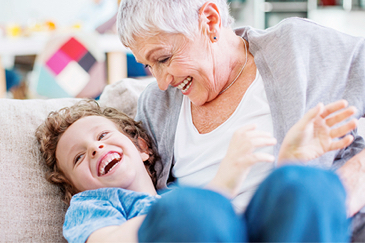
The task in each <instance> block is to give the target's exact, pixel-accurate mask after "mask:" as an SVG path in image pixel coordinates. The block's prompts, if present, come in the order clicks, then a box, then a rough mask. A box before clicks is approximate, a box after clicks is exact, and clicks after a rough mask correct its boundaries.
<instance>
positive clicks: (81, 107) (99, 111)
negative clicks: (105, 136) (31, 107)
mask: <svg viewBox="0 0 365 244" xmlns="http://www.w3.org/2000/svg"><path fill="white" fill-rule="evenodd" d="M87 116H101V117H105V118H107V119H109V120H111V121H113V122H114V123H115V124H116V125H117V126H118V128H119V130H120V131H121V132H122V133H123V134H125V135H126V136H128V137H129V138H130V139H131V140H132V142H133V143H134V145H136V147H137V148H138V149H139V150H140V151H142V148H141V147H140V145H139V143H138V138H142V139H143V140H144V141H145V142H146V145H147V148H148V149H147V151H145V152H146V153H148V155H149V158H148V160H146V161H144V164H145V167H146V169H147V172H148V174H149V175H150V177H151V179H152V182H153V184H154V186H155V187H156V183H157V176H156V170H155V168H154V166H155V162H156V160H157V158H158V154H157V151H156V150H155V148H154V146H153V145H152V141H151V138H150V136H149V135H148V134H147V133H146V131H145V130H144V128H143V127H142V125H141V123H140V122H136V121H135V120H133V119H132V118H130V117H128V116H127V115H126V114H124V113H122V112H120V111H118V110H116V109H114V108H111V107H106V108H101V107H100V106H99V104H98V103H97V102H96V101H94V100H82V101H80V102H78V103H76V104H75V105H73V106H71V107H66V108H63V109H60V110H59V111H55V112H51V113H50V114H49V115H48V117H47V119H46V120H45V121H44V123H43V124H42V125H40V126H39V127H38V128H37V130H36V137H37V140H38V142H39V144H40V145H39V146H40V151H41V154H42V156H43V158H44V159H45V163H46V165H47V166H48V168H49V171H48V172H47V173H46V178H47V180H48V181H49V182H51V183H52V184H55V185H57V186H59V187H60V189H61V191H62V193H63V194H64V195H63V201H64V202H65V203H67V204H70V201H71V198H72V196H73V195H75V194H76V193H78V192H79V191H78V190H77V189H76V188H75V187H74V186H73V184H72V183H71V182H70V181H69V180H68V179H67V178H66V176H65V174H64V173H63V172H62V170H61V169H60V168H59V166H58V165H57V159H56V148H57V144H58V141H59V140H60V138H61V136H62V135H63V133H64V132H65V131H66V130H67V129H68V128H69V127H70V126H71V125H72V124H73V123H75V122H76V121H77V120H79V119H81V118H84V117H87Z"/></svg>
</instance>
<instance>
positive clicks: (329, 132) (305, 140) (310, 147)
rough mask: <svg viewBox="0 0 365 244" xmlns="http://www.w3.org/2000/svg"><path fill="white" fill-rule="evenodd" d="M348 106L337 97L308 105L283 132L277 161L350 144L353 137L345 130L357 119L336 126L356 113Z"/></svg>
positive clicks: (317, 154) (298, 158) (311, 156)
mask: <svg viewBox="0 0 365 244" xmlns="http://www.w3.org/2000/svg"><path fill="white" fill-rule="evenodd" d="M347 106H348V102H347V101H346V100H339V101H336V102H333V103H330V104H328V105H326V106H324V105H323V104H322V103H319V104H318V105H317V106H316V107H314V108H312V109H310V110H309V111H308V112H307V113H306V114H305V115H304V116H303V118H302V119H300V120H299V121H298V122H297V123H296V124H295V125H294V126H293V127H292V128H291V129H290V130H289V131H288V133H287V134H286V136H285V138H284V140H283V143H282V145H281V148H280V151H279V156H278V165H283V164H285V163H288V162H298V161H300V162H306V161H309V160H312V159H315V158H317V157H320V156H321V155H323V154H325V153H326V152H329V151H332V150H338V149H341V148H344V147H347V146H348V145H350V144H351V143H352V141H353V140H354V138H353V136H352V135H346V134H347V133H349V132H350V131H352V130H354V129H355V128H356V126H357V119H351V120H349V121H347V122H346V123H344V124H343V125H341V126H337V125H338V124H339V123H341V122H344V121H345V120H347V119H349V118H350V117H351V116H352V115H354V114H355V113H356V108H355V107H353V106H350V107H347ZM334 126H336V127H334ZM345 135H346V136H345Z"/></svg>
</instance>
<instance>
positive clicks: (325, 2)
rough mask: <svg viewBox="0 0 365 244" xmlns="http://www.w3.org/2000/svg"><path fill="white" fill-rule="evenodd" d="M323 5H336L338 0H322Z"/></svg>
mask: <svg viewBox="0 0 365 244" xmlns="http://www.w3.org/2000/svg"><path fill="white" fill-rule="evenodd" d="M321 3H322V5H336V0H321Z"/></svg>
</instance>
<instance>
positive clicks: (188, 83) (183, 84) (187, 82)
mask: <svg viewBox="0 0 365 244" xmlns="http://www.w3.org/2000/svg"><path fill="white" fill-rule="evenodd" d="M191 80H192V78H191V77H190V76H189V77H188V78H186V79H185V80H184V81H183V82H181V84H180V85H178V86H177V89H179V90H181V91H182V92H186V91H187V90H188V89H189V88H190V86H191V83H192V82H191Z"/></svg>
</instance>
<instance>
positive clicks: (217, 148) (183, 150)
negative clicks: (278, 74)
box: [172, 70, 274, 211]
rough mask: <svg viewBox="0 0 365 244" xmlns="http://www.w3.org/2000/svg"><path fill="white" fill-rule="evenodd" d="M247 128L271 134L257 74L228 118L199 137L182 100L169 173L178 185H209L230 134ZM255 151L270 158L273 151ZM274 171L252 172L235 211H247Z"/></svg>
mask: <svg viewBox="0 0 365 244" xmlns="http://www.w3.org/2000/svg"><path fill="white" fill-rule="evenodd" d="M246 124H256V126H257V129H258V130H263V131H267V132H269V133H271V134H273V123H272V118H271V112H270V107H269V104H268V101H267V98H266V93H265V89H264V84H263V81H262V78H261V75H260V74H259V72H258V70H257V71H256V78H255V80H254V82H253V83H252V84H251V85H250V87H249V88H248V89H247V91H246V93H245V94H244V96H243V98H242V100H241V102H240V104H239V105H238V107H237V108H236V110H235V111H234V113H233V114H232V115H231V117H230V118H228V119H227V120H226V121H225V122H224V123H223V124H221V125H220V126H219V127H217V128H216V129H214V130H213V131H211V132H209V133H206V134H200V133H199V132H198V130H197V129H196V128H195V126H194V124H193V122H192V117H191V102H190V100H189V98H188V97H187V96H184V98H183V104H182V107H181V111H180V116H179V120H178V124H177V130H176V136H175V145H174V158H175V161H176V163H175V165H174V167H173V169H172V173H173V175H174V177H176V179H177V183H178V184H179V185H188V186H199V187H204V186H205V185H206V184H208V183H209V182H210V181H211V180H212V179H213V177H214V176H215V174H216V173H217V170H218V167H219V164H220V162H221V161H222V159H223V158H224V156H225V155H226V152H227V149H228V146H229V143H230V140H231V138H232V135H233V133H234V132H235V131H236V130H237V129H239V128H241V127H242V126H243V125H246ZM257 151H262V152H267V153H270V154H273V147H272V146H270V147H263V148H260V149H257ZM273 167H274V164H273V163H266V162H260V163H257V164H255V165H254V166H253V167H252V168H251V170H250V172H249V174H248V176H247V178H246V180H245V181H244V183H243V185H242V187H241V189H240V193H239V195H238V196H237V197H236V198H234V199H233V201H232V203H233V206H234V208H235V209H236V211H238V210H241V211H242V210H245V209H246V207H247V205H248V203H249V201H250V199H251V198H252V196H253V194H254V192H255V190H256V188H257V187H258V185H259V184H260V183H261V182H262V181H263V180H264V178H265V177H266V176H267V175H268V174H269V173H270V172H271V171H272V169H273Z"/></svg>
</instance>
